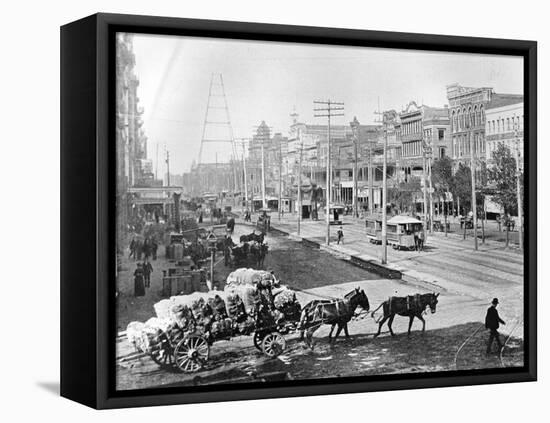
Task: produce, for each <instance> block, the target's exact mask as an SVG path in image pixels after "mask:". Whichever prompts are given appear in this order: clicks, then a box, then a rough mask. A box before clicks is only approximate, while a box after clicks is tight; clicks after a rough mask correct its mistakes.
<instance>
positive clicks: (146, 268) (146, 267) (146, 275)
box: [143, 256, 153, 288]
mask: <svg viewBox="0 0 550 423" xmlns="http://www.w3.org/2000/svg"><path fill="white" fill-rule="evenodd" d="M151 273H153V266H151V263H149V258H148V257H147V256H145V261H144V262H143V279H144V281H145V288H149V287H150V286H151Z"/></svg>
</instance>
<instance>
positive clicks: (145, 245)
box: [143, 237, 151, 259]
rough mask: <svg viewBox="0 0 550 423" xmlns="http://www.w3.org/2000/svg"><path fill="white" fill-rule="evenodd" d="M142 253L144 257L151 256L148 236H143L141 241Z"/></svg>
mask: <svg viewBox="0 0 550 423" xmlns="http://www.w3.org/2000/svg"><path fill="white" fill-rule="evenodd" d="M143 255H144V257H145V259H148V258H149V257H151V240H150V239H149V237H147V238H145V242H144V243H143Z"/></svg>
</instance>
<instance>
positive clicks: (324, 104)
mask: <svg viewBox="0 0 550 423" xmlns="http://www.w3.org/2000/svg"><path fill="white" fill-rule="evenodd" d="M313 104H314V105H315V106H320V107H314V109H313V111H314V112H323V113H316V114H314V115H313V116H315V117H326V118H327V122H328V126H327V188H326V189H327V195H326V197H327V199H326V207H325V215H326V222H327V236H326V244H327V245H329V244H330V201H331V197H332V195H331V189H332V167H331V163H330V118H331V117H334V116H344V113H343V111H344V103H341V102H335V101H331V100H327V101H314V102H313Z"/></svg>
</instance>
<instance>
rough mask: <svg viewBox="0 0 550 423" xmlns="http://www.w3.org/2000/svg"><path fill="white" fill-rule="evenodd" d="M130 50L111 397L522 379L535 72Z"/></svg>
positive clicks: (340, 51) (401, 61) (237, 51)
mask: <svg viewBox="0 0 550 423" xmlns="http://www.w3.org/2000/svg"><path fill="white" fill-rule="evenodd" d="M115 44H116V63H115V67H116V77H115V78H116V93H115V96H116V110H114V111H113V113H116V125H115V130H116V137H115V138H116V235H115V237H116V251H112V252H111V254H113V255H114V254H116V283H115V285H116V286H114V287H113V291H116V306H115V313H116V334H115V336H116V339H115V340H113V342H115V345H116V347H115V348H114V353H115V354H116V356H115V357H111V358H112V360H113V361H115V362H116V375H115V379H116V381H115V387H116V390H117V391H132V390H140V389H149V388H166V387H196V386H210V385H243V386H244V385H246V384H250V383H258V382H260V383H266V384H269V383H272V382H280V381H314V380H338V379H341V378H353V377H359V376H361V377H367V378H368V377H381V376H386V375H396V374H398V375H411V374H431V373H437V374H441V372H448V373H449V374H454V373H455V372H457V371H478V370H479V371H481V370H487V369H493V370H497V369H498V370H501V369H514V368H518V369H519V368H523V367H524V365H525V363H526V361H525V360H526V358H525V351H526V348H525V346H524V332H525V331H526V330H527V329H526V325H525V319H524V314H525V313H527V310H524V305H525V292H526V291H525V289H526V285H525V278H524V276H525V269H524V251H525V244H526V243H528V241H529V233H526V230H525V228H526V225H525V220H526V218H525V216H526V215H527V214H528V213H529V210H528V209H527V207H528V206H527V203H526V202H525V201H524V198H525V196H524V168H525V161H524V150H525V142H526V140H524V126H525V125H527V123H526V122H527V120H525V121H524V117H525V116H524V95H525V93H524V87H525V85H524V80H525V75H524V69H525V66H524V58H523V57H522V56H514V55H498V54H489V53H483V54H481V53H460V52H451V51H433V50H431V51H428V50H412V49H407V50H402V49H392V48H380V47H363V46H351V45H330V44H307V43H298V42H278V41H259V40H245V39H240V40H238V39H230V38H208V37H198V36H182V35H157V34H150V33H139V32H117V33H116V38H115ZM366 380H368V379H366Z"/></svg>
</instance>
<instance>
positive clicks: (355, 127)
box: [350, 117, 359, 217]
mask: <svg viewBox="0 0 550 423" xmlns="http://www.w3.org/2000/svg"><path fill="white" fill-rule="evenodd" d="M350 126H351V129H352V131H353V156H354V160H353V215H354V216H355V217H357V216H359V213H358V212H357V144H358V141H359V140H358V138H357V132H358V130H359V121H358V120H357V117H354V118H353V121H352V122H350Z"/></svg>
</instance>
